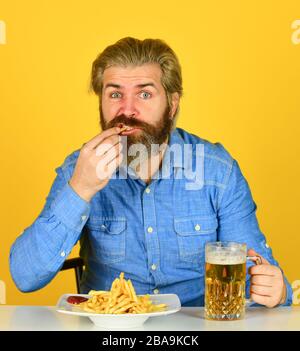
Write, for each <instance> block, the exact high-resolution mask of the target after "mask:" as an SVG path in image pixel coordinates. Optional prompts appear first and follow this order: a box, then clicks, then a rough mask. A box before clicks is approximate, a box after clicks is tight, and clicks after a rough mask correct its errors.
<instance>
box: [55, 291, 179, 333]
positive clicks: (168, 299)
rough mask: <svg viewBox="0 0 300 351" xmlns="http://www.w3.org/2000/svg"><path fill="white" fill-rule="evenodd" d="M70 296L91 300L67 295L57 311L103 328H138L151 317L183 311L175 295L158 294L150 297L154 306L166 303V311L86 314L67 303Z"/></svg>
mask: <svg viewBox="0 0 300 351" xmlns="http://www.w3.org/2000/svg"><path fill="white" fill-rule="evenodd" d="M69 296H83V297H87V298H89V297H90V296H89V295H86V294H65V295H62V296H61V297H60V299H59V300H58V303H57V305H56V310H57V311H58V312H61V313H66V314H71V315H74V316H82V317H89V318H90V319H91V320H92V321H93V322H94V323H95V324H96V325H97V326H99V327H103V328H136V327H140V326H141V325H142V324H143V323H144V322H145V321H146V320H147V319H148V318H149V317H158V316H166V315H168V314H171V313H175V312H178V311H179V310H180V309H181V303H180V300H179V298H178V296H177V295H175V294H157V295H150V299H151V301H152V302H153V303H154V304H161V303H164V304H166V305H167V308H166V310H165V311H162V312H152V313H139V314H134V313H126V314H104V313H92V312H85V311H83V310H82V309H81V308H79V307H78V306H76V305H74V304H70V303H69V302H67V298H68V297H69Z"/></svg>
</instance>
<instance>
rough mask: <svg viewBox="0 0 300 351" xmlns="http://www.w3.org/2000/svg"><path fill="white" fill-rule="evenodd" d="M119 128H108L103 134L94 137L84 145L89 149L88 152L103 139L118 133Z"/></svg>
mask: <svg viewBox="0 0 300 351" xmlns="http://www.w3.org/2000/svg"><path fill="white" fill-rule="evenodd" d="M120 130H121V128H119V127H114V128H109V129H106V130H105V131H104V132H101V133H100V134H98V135H96V136H95V137H94V138H93V139H91V140H90V141H88V142H87V143H86V144H85V147H86V148H89V149H90V150H92V149H94V148H95V147H96V146H97V145H98V144H99V143H101V142H102V141H103V140H104V139H106V138H108V137H110V136H112V135H116V134H119V133H120Z"/></svg>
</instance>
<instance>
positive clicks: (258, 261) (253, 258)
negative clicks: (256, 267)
mask: <svg viewBox="0 0 300 351" xmlns="http://www.w3.org/2000/svg"><path fill="white" fill-rule="evenodd" d="M246 259H247V261H253V262H254V263H255V264H262V259H261V257H260V256H246ZM253 304H255V302H254V301H252V300H251V298H250V299H246V306H247V307H249V306H251V305H253Z"/></svg>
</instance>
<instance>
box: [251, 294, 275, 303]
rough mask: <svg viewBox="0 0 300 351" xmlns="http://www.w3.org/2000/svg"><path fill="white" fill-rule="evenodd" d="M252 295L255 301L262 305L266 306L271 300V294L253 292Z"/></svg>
mask: <svg viewBox="0 0 300 351" xmlns="http://www.w3.org/2000/svg"><path fill="white" fill-rule="evenodd" d="M250 297H251V299H252V300H253V301H254V302H256V303H259V304H260V305H264V306H268V305H269V302H270V297H269V296H261V295H257V294H251V295H250Z"/></svg>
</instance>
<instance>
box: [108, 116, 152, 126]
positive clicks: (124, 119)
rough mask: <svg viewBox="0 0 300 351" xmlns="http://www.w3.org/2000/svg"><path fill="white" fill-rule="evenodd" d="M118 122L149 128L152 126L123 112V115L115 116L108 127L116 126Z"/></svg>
mask: <svg viewBox="0 0 300 351" xmlns="http://www.w3.org/2000/svg"><path fill="white" fill-rule="evenodd" d="M118 124H125V125H126V126H128V127H138V128H141V129H147V128H149V126H151V125H149V124H148V123H146V122H143V121H140V120H138V119H136V118H134V117H127V116H125V115H124V114H121V115H119V116H117V117H115V118H114V119H112V120H111V121H110V122H109V123H108V124H107V128H112V127H115V126H117V125H118Z"/></svg>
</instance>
